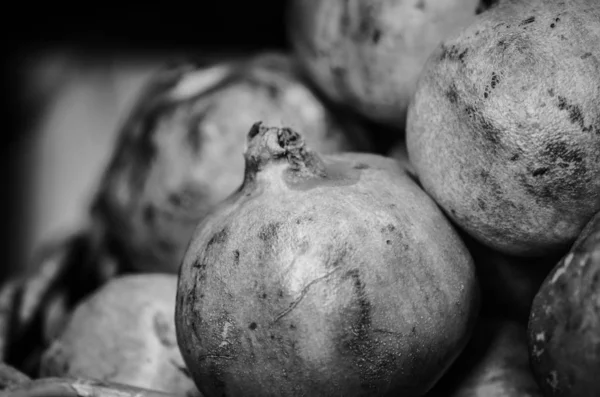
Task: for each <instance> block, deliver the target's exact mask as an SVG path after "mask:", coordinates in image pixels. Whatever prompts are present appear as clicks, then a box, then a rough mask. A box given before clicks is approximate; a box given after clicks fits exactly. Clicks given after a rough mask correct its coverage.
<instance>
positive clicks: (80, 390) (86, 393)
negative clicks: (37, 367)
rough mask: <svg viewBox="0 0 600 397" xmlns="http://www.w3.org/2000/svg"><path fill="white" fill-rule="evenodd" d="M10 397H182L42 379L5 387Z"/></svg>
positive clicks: (86, 380)
mask: <svg viewBox="0 0 600 397" xmlns="http://www.w3.org/2000/svg"><path fill="white" fill-rule="evenodd" d="M3 392H4V393H10V394H4V393H3V394H2V396H11V397H17V396H18V397H34V396H40V397H41V396H43V397H182V396H181V394H174V393H164V392H160V391H156V390H150V389H145V388H139V387H134V386H128V385H123V384H120V383H115V382H106V381H99V380H97V379H89V378H42V379H34V380H32V381H30V382H24V383H20V384H17V385H12V386H10V387H7V388H6V389H5V390H4V391H3Z"/></svg>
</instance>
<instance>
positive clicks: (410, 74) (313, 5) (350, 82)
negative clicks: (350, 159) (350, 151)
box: [288, 0, 479, 135]
mask: <svg viewBox="0 0 600 397" xmlns="http://www.w3.org/2000/svg"><path fill="white" fill-rule="evenodd" d="M478 3H479V0H354V1H348V0H312V1H305V0H292V1H290V6H289V11H288V15H289V17H288V20H289V24H288V26H289V36H290V38H291V43H292V45H293V47H294V50H295V53H296V55H297V57H298V59H299V60H300V63H301V64H302V66H303V67H304V68H305V69H306V73H307V75H309V76H310V78H311V79H312V80H313V81H314V82H315V84H316V85H317V86H318V87H319V89H321V90H322V91H323V92H324V93H325V94H326V95H327V97H328V98H331V99H332V100H333V101H335V102H337V103H341V104H344V105H346V106H348V107H349V108H351V109H354V110H356V111H357V112H360V113H361V114H363V115H364V116H366V117H369V118H370V119H372V120H375V121H378V122H382V123H385V124H388V125H392V126H394V127H396V129H395V130H390V133H394V131H398V130H400V131H403V130H404V124H405V116H406V111H407V108H408V104H409V102H410V99H411V97H412V95H413V93H414V91H415V86H416V82H417V79H418V77H419V74H420V73H421V69H423V65H425V61H426V60H427V57H428V56H429V54H430V53H431V52H432V51H433V50H434V49H435V47H436V46H437V45H438V44H439V42H440V41H441V40H442V39H444V38H445V37H446V36H448V35H449V34H451V33H452V32H455V31H457V30H458V29H460V28H461V27H464V26H467V25H468V24H470V23H471V22H472V21H473V20H474V19H475V14H476V12H477V10H478ZM396 135H399V134H398V132H396Z"/></svg>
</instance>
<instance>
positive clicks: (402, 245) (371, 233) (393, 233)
mask: <svg viewBox="0 0 600 397" xmlns="http://www.w3.org/2000/svg"><path fill="white" fill-rule="evenodd" d="M247 146H248V148H247V150H246V153H245V159H246V174H245V179H244V183H243V184H242V185H241V186H240V187H239V189H238V190H237V191H236V192H235V193H234V194H233V195H231V196H230V197H229V198H228V199H227V200H225V201H224V202H223V203H222V204H221V205H220V206H219V207H218V209H217V210H215V211H214V212H213V213H211V215H210V216H208V217H207V218H205V220H204V221H203V222H202V223H201V224H200V225H199V226H198V229H197V230H196V232H195V234H194V236H193V238H192V241H191V244H190V246H189V248H188V250H187V252H186V254H185V257H184V260H183V263H182V268H181V273H180V277H179V287H178V291H177V292H178V296H177V305H176V328H177V337H178V341H179V345H180V347H181V351H182V354H183V356H184V358H185V361H186V363H187V364H188V368H189V369H190V372H191V373H192V376H193V377H194V379H195V380H196V383H197V384H198V386H199V388H200V390H201V391H202V392H203V393H205V394H206V395H207V396H224V395H227V396H229V397H235V396H245V397H251V396H267V395H273V396H275V395H276V396H282V397H285V396H299V395H306V396H315V397H317V396H331V395H343V396H347V397H351V396H384V395H390V396H392V395H398V393H399V394H401V395H402V396H405V397H410V396H420V395H422V394H423V393H425V392H426V391H427V390H428V389H429V388H430V387H431V386H432V385H433V384H434V383H435V382H436V381H437V380H438V379H439V378H440V376H442V374H443V373H444V372H445V371H446V370H447V368H448V366H449V365H450V364H451V363H452V362H453V361H454V359H455V358H456V357H457V356H458V354H459V353H460V352H461V350H462V349H463V348H464V346H465V344H466V343H467V341H468V338H469V336H470V333H471V329H472V326H473V324H474V320H475V318H476V315H477V312H478V309H479V290H478V286H477V284H476V279H475V271H474V268H473V263H472V259H471V257H470V255H469V253H468V251H467V249H466V247H465V246H464V244H463V243H462V241H461V240H460V239H459V237H458V235H457V233H456V231H455V230H454V229H453V228H452V226H451V225H450V224H449V222H448V221H447V219H446V218H445V217H444V215H443V214H442V212H441V211H440V210H439V209H438V207H437V206H436V205H435V203H434V202H433V201H432V200H431V199H430V198H429V197H428V196H427V195H426V194H425V193H424V192H423V191H422V190H421V189H420V188H419V187H418V186H417V185H416V184H415V183H414V182H413V181H412V180H411V179H410V178H409V177H408V176H407V175H406V173H405V171H404V170H403V169H402V168H401V167H400V166H399V165H398V164H396V163H395V162H394V161H393V160H391V159H388V158H384V157H380V156H376V155H370V154H355V153H345V154H337V155H329V156H327V155H320V154H317V153H316V152H313V151H312V150H310V149H309V147H308V144H306V145H305V143H304V141H303V138H302V137H301V136H300V134H298V133H297V132H295V131H293V130H291V129H289V128H272V127H265V126H263V125H261V124H260V123H257V124H255V125H254V126H253V127H252V128H251V130H250V132H249V133H248V144H247Z"/></svg>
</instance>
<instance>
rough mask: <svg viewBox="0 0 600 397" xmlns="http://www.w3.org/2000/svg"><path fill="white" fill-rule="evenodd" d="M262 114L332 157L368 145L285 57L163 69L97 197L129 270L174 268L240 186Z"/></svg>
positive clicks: (101, 217)
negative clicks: (252, 130) (248, 142)
mask: <svg viewBox="0 0 600 397" xmlns="http://www.w3.org/2000/svg"><path fill="white" fill-rule="evenodd" d="M259 119H261V120H265V121H268V122H270V123H285V124H286V125H292V126H294V127H296V128H301V129H306V130H307V131H310V134H309V136H307V137H306V139H307V141H308V142H310V143H311V144H314V145H315V146H317V145H318V147H320V148H322V149H323V150H324V151H325V152H327V153H330V152H332V153H333V152H338V151H342V150H356V149H357V148H361V150H367V151H369V150H370V149H369V147H370V146H369V144H368V141H367V139H366V137H365V136H363V135H362V129H361V128H358V127H356V128H355V127H353V126H352V127H351V126H349V125H346V122H345V121H341V120H340V118H339V117H337V114H334V113H332V112H330V111H329V108H326V107H325V106H324V105H323V104H322V103H321V101H320V100H319V99H318V98H317V97H316V96H315V95H314V94H313V93H312V92H311V90H310V89H309V88H308V87H307V86H306V84H304V82H303V80H302V79H301V78H300V76H299V73H298V71H297V66H296V62H294V61H293V60H292V59H291V58H290V57H288V56H286V55H284V54H280V53H261V54H256V55H252V56H246V57H240V58H235V59H229V58H227V59H223V60H215V61H211V62H209V63H207V64H197V63H195V62H192V61H189V60H184V61H177V62H175V63H174V64H173V65H168V66H165V67H163V68H161V69H160V70H158V71H157V72H156V74H155V75H153V76H152V77H151V78H150V79H149V80H148V82H147V84H146V86H145V87H144V89H143V92H141V93H140V95H139V97H138V100H137V103H136V104H135V106H134V107H133V109H132V110H131V112H130V113H129V115H128V118H127V119H126V120H125V122H124V123H123V126H122V128H121V130H120V131H119V134H120V136H119V140H118V142H117V143H116V147H115V151H114V154H113V157H112V159H111V160H110V163H109V164H108V167H107V170H106V172H105V174H104V175H103V180H102V181H101V184H100V187H99V190H98V194H97V195H96V197H95V198H94V202H93V209H92V213H93V216H94V219H97V220H98V223H100V224H103V225H105V228H106V231H107V239H108V240H109V241H110V242H111V245H112V246H113V247H115V248H114V250H115V251H117V252H118V254H119V255H118V256H119V257H120V258H123V259H124V260H123V262H124V263H126V265H125V267H128V268H131V269H133V270H138V271H152V272H155V271H158V272H169V273H176V272H177V270H178V269H179V264H180V263H181V258H182V256H183V253H184V252H185V248H186V247H187V244H188V242H189V239H190V237H191V235H192V233H193V231H194V229H195V227H196V225H197V223H198V222H199V221H200V220H201V219H202V217H203V216H204V215H206V214H207V213H208V212H209V211H210V209H211V208H212V206H214V205H216V204H218V203H219V202H221V201H222V200H224V199H225V198H226V197H227V196H229V195H230V194H231V193H232V192H233V191H234V190H235V189H236V188H237V187H238V186H239V184H240V183H241V181H242V179H243V177H244V160H243V158H242V156H240V155H239V153H240V152H242V151H243V150H244V142H245V141H244V136H245V134H246V132H247V130H248V125H251V124H252V123H253V122H254V121H255V120H259ZM342 124H343V126H342Z"/></svg>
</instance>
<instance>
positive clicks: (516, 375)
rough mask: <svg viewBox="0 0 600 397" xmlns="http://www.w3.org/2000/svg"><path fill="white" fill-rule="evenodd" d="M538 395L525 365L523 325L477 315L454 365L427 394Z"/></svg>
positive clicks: (459, 396)
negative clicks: (465, 343)
mask: <svg viewBox="0 0 600 397" xmlns="http://www.w3.org/2000/svg"><path fill="white" fill-rule="evenodd" d="M438 396H439V397H542V393H541V391H540V389H539V387H538V385H537V383H536V382H535V380H534V378H533V375H532V373H531V369H530V368H529V357H528V355H527V330H526V328H525V326H523V325H521V324H519V323H516V322H514V321H508V320H505V319H501V318H492V317H487V318H485V317H484V318H481V319H480V320H479V322H478V324H477V326H476V327H475V330H474V331H473V338H472V339H471V341H470V342H469V344H468V345H467V347H466V348H465V350H464V352H463V354H462V355H461V356H460V357H459V359H458V360H456V363H455V365H454V366H453V367H452V369H451V370H450V371H448V373H447V374H446V375H445V376H444V378H443V379H442V380H441V381H440V382H439V383H438V384H437V385H436V387H435V388H434V390H432V392H431V393H429V394H427V397H438Z"/></svg>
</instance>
